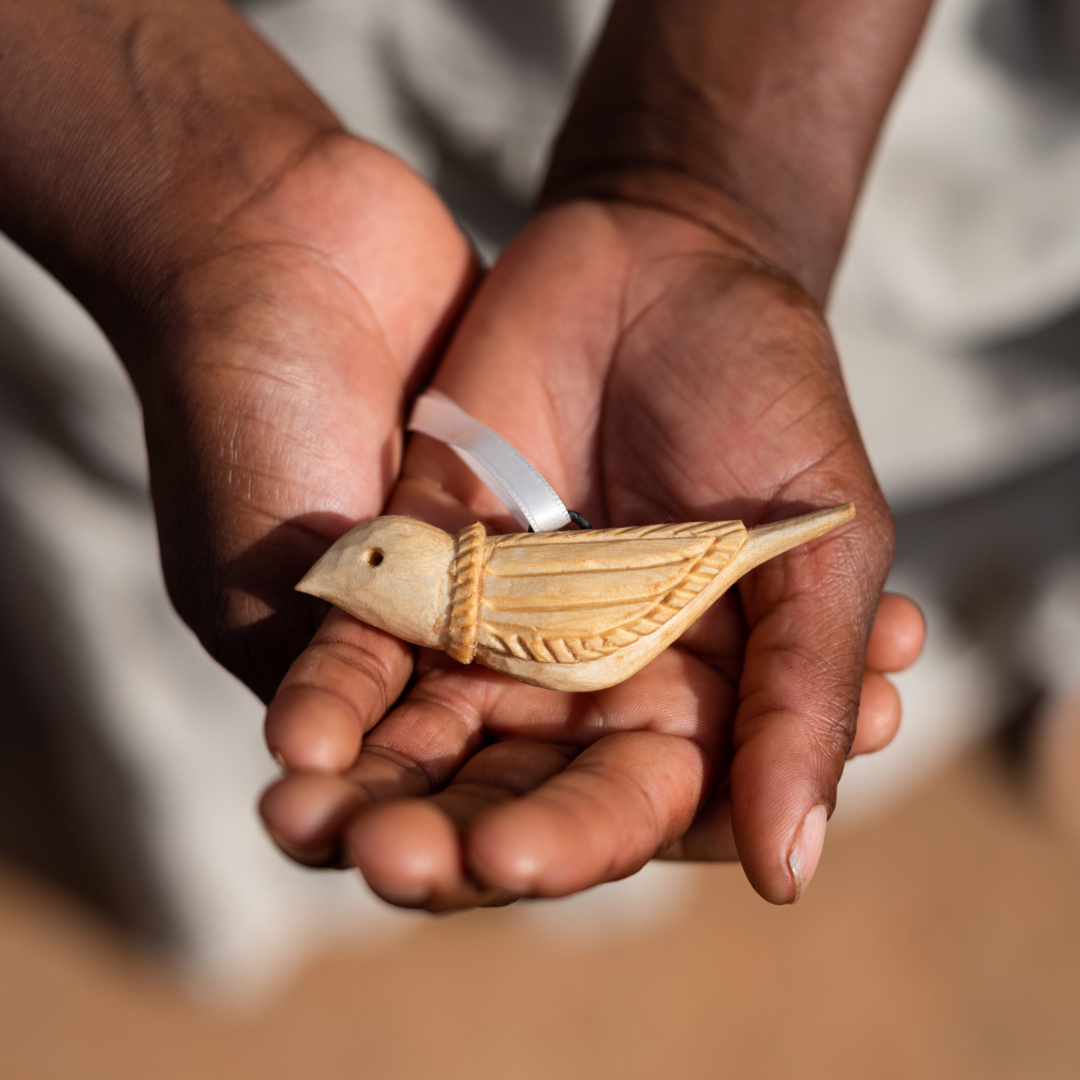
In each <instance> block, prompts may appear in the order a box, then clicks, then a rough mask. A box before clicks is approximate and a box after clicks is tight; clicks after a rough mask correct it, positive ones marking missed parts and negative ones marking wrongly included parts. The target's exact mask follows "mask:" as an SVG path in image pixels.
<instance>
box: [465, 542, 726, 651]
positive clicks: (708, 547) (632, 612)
mask: <svg viewBox="0 0 1080 1080" xmlns="http://www.w3.org/2000/svg"><path fill="white" fill-rule="evenodd" d="M745 542H746V529H745V528H744V527H743V525H742V524H741V522H737V521H735V522H730V521H727V522H689V523H680V524H677V525H647V526H634V527H629V528H620V529H596V530H590V531H587V532H568V533H538V534H528V533H525V534H515V535H512V536H495V537H488V538H487V541H486V547H487V558H486V560H485V567H484V574H483V586H482V590H481V593H482V598H481V600H480V604H479V622H480V626H479V633H478V640H477V644H478V647H479V648H480V649H482V650H483V651H484V652H486V653H489V654H494V655H501V656H507V657H511V656H512V657H516V658H517V659H519V660H532V661H535V662H538V663H541V664H579V663H582V662H584V661H588V660H598V659H601V658H602V657H605V656H609V655H611V654H612V653H614V652H617V651H618V650H620V649H622V648H625V647H626V646H627V645H630V644H632V643H633V642H635V641H638V640H639V639H640V638H642V637H645V636H647V635H649V634H652V633H654V632H655V631H656V630H658V629H660V628H661V627H662V626H664V625H666V624H667V623H669V622H670V621H671V620H672V619H673V618H675V617H676V616H677V615H678V613H679V612H680V611H681V610H682V609H683V608H685V607H686V605H687V604H688V603H690V601H692V600H693V599H694V598H695V597H697V596H699V595H700V594H701V592H702V591H703V590H704V589H706V588H708V586H709V584H710V583H711V582H712V581H713V580H714V579H715V578H716V577H717V575H718V574H719V573H720V571H721V570H722V569H723V568H724V567H725V566H726V565H727V564H728V563H729V562H730V561H731V559H732V558H734V556H735V555H736V553H737V552H738V551H739V549H740V548H741V547H742V546H743V544H744V543H745ZM579 627H580V629H578V628H579Z"/></svg>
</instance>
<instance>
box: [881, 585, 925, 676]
mask: <svg viewBox="0 0 1080 1080" xmlns="http://www.w3.org/2000/svg"><path fill="white" fill-rule="evenodd" d="M925 640H926V620H925V619H924V618H923V613H922V612H921V611H920V610H919V608H918V606H917V605H916V604H915V602H914V601H913V600H909V599H908V598H907V597H906V596H900V595H899V594H897V593H885V595H884V596H882V598H881V603H880V604H878V609H877V616H876V617H875V619H874V626H873V629H872V630H871V631H870V642H869V644H868V645H867V647H866V666H867V667H868V668H870V669H871V670H873V671H903V670H905V669H906V668H909V667H911V665H912V664H914V663H915V661H916V660H918V658H919V653H921V652H922V647H923V643H924V641H925Z"/></svg>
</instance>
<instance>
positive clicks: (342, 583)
mask: <svg viewBox="0 0 1080 1080" xmlns="http://www.w3.org/2000/svg"><path fill="white" fill-rule="evenodd" d="M854 515H855V507H854V506H853V505H852V504H851V503H847V504H845V505H843V506H836V507H833V508H831V509H829V510H820V511H818V512H817V513H813V514H806V515H804V516H803V517H797V518H791V519H790V520H788V521H781V522H779V523H777V524H775V525H762V526H759V527H758V528H753V529H747V528H746V526H744V525H743V523H742V522H741V521H715V522H689V523H684V524H681V525H643V526H636V527H632V528H623V529H590V530H583V531H579V532H547V533H513V534H509V535H504V536H488V535H487V532H486V530H485V528H484V526H483V525H482V524H481V523H480V522H477V523H476V524H475V525H470V526H468V527H467V528H465V529H462V530H461V532H459V533H458V534H457V535H456V536H451V535H450V533H447V532H444V531H443V530H442V529H438V528H436V527H435V526H434V525H427V524H425V523H424V522H422V521H416V520H414V519H413V518H407V517H379V518H375V519H374V520H373V521H368V522H365V523H364V524H362V525H358V526H357V527H356V528H355V529H353V530H352V531H351V532H349V533H346V534H345V535H344V536H343V537H342V538H341V539H340V540H338V542H337V543H336V544H334V546H333V547H331V548H330V550H329V551H327V552H326V554H325V555H324V556H323V557H322V558H321V559H320V560H319V561H318V562H317V563H316V564H315V565H314V566H313V567H312V568H311V570H310V571H309V572H308V573H307V575H306V576H305V577H304V579H303V581H301V582H300V584H299V585H297V588H298V589H299V590H300V591H301V592H306V593H310V594H311V595H312V596H321V597H322V598H323V599H325V600H329V601H330V602H331V603H333V604H336V605H337V606H338V607H339V608H342V609H344V610H345V611H347V612H348V613H349V614H350V615H354V616H355V617H356V618H358V619H360V620H361V621H362V622H365V623H368V624H369V625H371V626H377V627H379V628H380V629H382V630H386V631H387V632H388V633H391V634H394V635H396V636H397V637H400V638H402V639H404V640H405V641H409V642H412V643H413V644H414V645H426V646H428V647H430V648H435V649H443V650H445V651H446V652H448V653H449V654H450V655H451V656H452V657H454V659H455V660H459V661H460V662H461V663H463V664H468V663H471V662H472V661H473V660H475V661H477V662H478V663H481V664H483V665H484V666H485V667H489V668H493V669H494V670H496V671H504V672H506V673H507V674H508V675H512V676H513V677H514V678H515V679H520V680H521V681H522V682H527V683H532V684H533V685H534V686H544V687H548V688H549V689H552V690H599V689H602V688H603V687H605V686H612V685H614V684H615V683H618V682H622V680H623V679H626V678H628V677H629V676H631V675H632V674H633V673H634V672H635V671H637V670H638V669H639V668H641V667H643V666H644V665H645V664H647V663H648V662H649V661H650V660H652V659H653V657H655V656H656V655H657V654H658V653H660V652H661V651H662V650H663V649H665V648H666V647H667V646H668V645H670V644H671V642H673V641H674V640H675V639H676V638H677V637H678V636H679V635H680V634H681V633H682V632H683V631H684V630H686V628H687V627H688V626H690V624H691V623H692V622H694V620H695V619H697V618H698V617H699V616H701V615H702V614H703V613H704V612H705V611H706V610H707V609H708V608H709V607H710V606H711V605H712V604H713V603H714V602H715V601H716V600H717V599H718V598H719V597H720V596H721V595H722V594H723V593H724V592H725V591H726V590H727V589H728V588H729V587H730V586H731V585H733V584H734V583H735V582H736V581H738V579H739V578H740V577H742V576H743V574H745V573H747V571H749V570H752V569H753V568H754V567H755V566H758V565H760V564H761V563H763V562H765V561H766V560H767V559H771V558H772V557H773V556H775V555H779V554H780V553H781V552H784V551H787V550H788V549H789V548H793V547H796V546H798V545H799V544H804V543H806V542H807V541H808V540H813V539H814V538H815V537H818V536H821V535H822V534H823V533H826V532H828V531H829V530H830V529H834V528H836V526H838V525H841V524H843V523H844V522H845V521H849V520H850V519H851V518H852V517H854Z"/></svg>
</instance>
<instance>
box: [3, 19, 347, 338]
mask: <svg viewBox="0 0 1080 1080" xmlns="http://www.w3.org/2000/svg"><path fill="white" fill-rule="evenodd" d="M336 126H337V123H336V121H335V119H334V117H333V116H332V114H331V113H330V112H329V110H327V109H326V108H325V106H323V104H322V103H321V102H320V101H319V99H318V98H317V97H316V96H315V94H314V93H313V92H312V91H311V90H309V89H308V88H307V87H306V86H305V85H304V83H303V82H302V81H301V80H300V79H299V78H298V77H297V76H296V75H295V74H294V73H293V72H292V71H291V69H290V68H289V67H288V66H287V65H286V64H285V63H284V62H283V61H282V60H281V59H280V58H279V57H278V56H277V55H276V54H275V53H274V52H273V51H272V50H271V49H269V48H268V47H267V46H266V45H265V44H264V43H263V42H262V41H261V40H260V39H259V38H258V36H257V35H256V34H255V33H254V32H253V31H252V30H251V29H250V28H249V27H248V25H247V24H246V23H245V22H244V21H243V19H242V18H241V17H240V16H239V15H238V14H237V13H236V12H234V11H233V10H232V9H231V8H229V7H228V6H227V5H226V4H224V3H222V2H221V0H186V2H184V3H176V2H170V0H83V2H75V0H5V2H4V3H3V4H2V5H0V229H2V230H3V231H4V232H6V233H8V235H10V236H11V237H12V238H13V239H14V240H15V241H16V242H17V243H19V244H20V245H22V246H23V247H24V248H25V249H26V250H27V251H28V252H29V253H30V254H32V255H33V256H34V257H35V258H37V259H38V260H39V261H41V262H42V263H43V264H44V265H45V266H47V267H48V268H49V269H50V270H51V271H52V272H53V273H54V274H55V275H56V276H57V277H59V278H60V279H61V280H62V281H63V282H64V283H65V284H66V285H67V286H68V287H69V288H70V289H71V290H72V291H73V292H74V293H75V294H76V295H77V296H78V297H79V298H80V299H81V300H82V301H83V302H84V303H85V304H86V305H87V306H88V307H89V308H90V309H91V311H92V312H93V314H94V315H95V316H96V317H97V318H98V319H99V321H101V322H102V323H103V325H105V328H106V330H108V331H110V333H113V334H114V338H115V336H116V335H117V334H119V335H120V336H121V337H122V336H123V335H124V334H125V333H128V332H129V330H128V329H126V328H128V327H130V326H131V325H133V324H137V323H138V322H139V320H140V316H143V315H145V314H146V312H147V311H148V310H149V309H152V308H153V307H154V305H155V304H156V303H157V302H158V298H159V297H160V296H161V295H162V294H163V292H164V291H165V290H167V288H168V283H169V280H170V278H171V277H172V276H174V275H175V274H177V273H178V272H179V270H180V269H181V268H182V267H183V266H184V265H185V263H186V262H188V261H190V260H193V259H198V258H199V257H200V256H201V255H202V254H204V253H205V251H206V249H207V247H208V246H209V245H212V243H213V239H214V236H215V235H216V234H217V233H218V232H219V231H220V229H221V227H222V225H223V223H225V222H227V221H228V220H229V219H230V218H231V217H232V216H233V215H235V213H236V212H237V210H238V209H239V208H240V207H241V206H243V205H244V204H245V203H247V202H249V201H250V200H251V199H252V198H253V197H254V196H255V195H257V193H258V192H260V191H264V190H266V189H267V188H268V187H270V186H272V184H273V181H274V178H275V176H276V175H278V174H280V172H281V171H282V169H284V168H285V167H287V165H288V163H289V162H290V161H292V160H294V159H295V158H296V157H297V156H299V155H302V154H303V153H304V151H305V149H306V148H309V147H310V146H311V145H312V144H313V143H314V142H316V141H317V140H318V139H319V138H320V137H321V135H322V134H324V133H325V132H327V131H330V130H334V129H335V128H336Z"/></svg>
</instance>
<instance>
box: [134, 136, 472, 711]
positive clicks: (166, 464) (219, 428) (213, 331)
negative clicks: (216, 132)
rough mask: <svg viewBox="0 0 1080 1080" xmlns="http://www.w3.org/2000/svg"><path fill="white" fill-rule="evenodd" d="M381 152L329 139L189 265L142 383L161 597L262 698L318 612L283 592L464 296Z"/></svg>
mask: <svg viewBox="0 0 1080 1080" xmlns="http://www.w3.org/2000/svg"><path fill="white" fill-rule="evenodd" d="M475 273H476V267H475V263H474V260H473V257H472V254H471V251H470V248H469V245H468V243H467V241H466V240H465V238H464V237H463V235H462V234H461V233H460V232H459V230H458V229H457V227H456V226H455V224H454V223H453V220H452V219H451V217H450V215H449V213H448V212H447V211H446V209H445V208H444V207H443V205H442V203H441V202H440V200H439V199H438V197H437V196H436V195H435V194H434V192H433V191H431V190H430V189H429V188H428V187H427V186H426V185H425V184H424V183H423V182H421V181H420V180H419V179H418V178H417V177H416V176H415V175H414V174H413V173H412V172H411V171H410V170H409V169H408V168H406V167H405V166H404V165H403V164H402V163H400V162H399V161H398V160H396V159H395V158H393V157H392V156H391V155H389V154H387V153H385V152H383V151H382V150H379V149H377V148H376V147H374V146H371V145H369V144H366V143H363V142H361V141H360V140H357V139H354V138H351V137H349V136H347V135H344V134H337V133H335V134H328V135H325V136H323V137H322V138H321V139H319V140H318V141H317V142H315V143H314V144H313V145H311V146H309V147H308V148H306V150H305V152H304V153H303V155H301V156H299V157H298V158H297V159H295V160H294V161H292V163H291V164H290V165H289V167H288V168H287V169H285V170H284V171H283V172H282V173H281V174H280V175H278V176H277V177H275V178H274V179H273V180H272V182H271V183H269V184H267V185H265V186H263V187H262V188H260V189H257V190H256V191H255V192H254V193H253V195H252V196H251V198H250V199H249V200H248V201H247V202H246V203H245V204H244V205H243V206H242V207H241V208H240V209H239V210H238V211H237V212H236V213H235V214H234V215H233V216H232V217H231V219H230V220H229V221H227V222H226V223H225V224H224V225H223V227H222V228H221V229H220V230H218V231H217V233H216V234H215V235H214V237H213V240H212V242H211V243H208V244H206V245H205V246H204V247H203V248H202V249H200V250H199V251H198V252H195V253H193V255H192V257H191V258H190V259H189V260H188V262H187V264H186V266H185V267H184V269H183V271H182V273H180V274H179V275H178V276H177V278H176V280H175V281H174V282H172V283H171V284H170V287H169V290H168V293H167V295H166V296H165V297H164V298H163V301H162V304H161V308H160V311H159V313H158V318H157V321H156V323H155V325H154V326H153V327H152V328H151V329H150V331H149V332H148V334H147V340H148V341H149V343H150V344H149V346H148V351H149V353H150V355H149V357H148V358H146V359H145V360H143V361H142V362H140V363H139V364H138V365H134V366H136V367H137V370H138V372H139V373H140V374H139V375H138V377H137V378H136V382H137V386H138V390H139V392H140V396H141V399H142V402H143V406H144V412H145V424H146V437H147V446H148V451H149V458H150V472H151V484H152V489H153V496H154V507H155V511H156V514H157V518H158V525H159V535H160V541H161V552H162V561H163V565H164V570H165V577H166V581H167V584H168V587H169V591H170V594H171V596H172V599H173V601H174V603H175V605H176V607H177V609H178V610H179V612H180V613H181V615H182V616H183V617H184V618H185V620H186V621H187V622H188V623H189V625H191V626H192V627H193V629H194V630H195V631H196V632H197V634H198V635H199V637H200V639H201V640H202V642H203V644H204V645H205V646H206V647H207V649H208V650H209V651H210V652H211V654H212V655H214V656H215V657H216V658H217V659H218V660H220V661H221V662H222V663H224V664H225V666H226V667H228V668H230V669H231V670H232V671H233V672H234V673H236V674H237V675H239V676H240V677H241V678H242V679H244V681H246V682H247V683H248V684H249V685H250V686H251V687H252V688H253V689H254V690H255V691H256V692H257V693H259V694H260V695H261V696H262V697H263V698H264V699H269V697H270V696H271V695H272V694H273V692H274V690H275V689H276V687H277V685H278V683H279V682H280V680H281V677H282V675H283V674H284V673H285V671H286V670H287V668H288V666H289V664H290V663H291V662H292V660H293V659H295V657H296V656H297V655H298V654H299V653H300V651H301V650H302V649H303V647H304V646H305V645H306V644H307V643H308V641H309V640H310V638H311V635H312V633H313V632H314V631H315V629H316V627H317V626H318V625H319V622H320V621H321V620H322V619H323V617H324V616H325V613H326V606H325V605H323V604H320V603H319V602H316V601H312V600H311V598H309V597H304V596H301V595H300V594H298V593H296V592H294V591H293V586H294V585H295V584H296V581H297V579H298V578H299V577H300V576H301V575H302V574H303V572H304V571H305V570H306V568H307V567H308V566H309V565H310V564H311V563H312V562H313V561H314V560H315V559H317V558H318V557H319V555H320V554H321V553H322V552H323V551H324V550H325V549H326V547H328V546H329V544H330V543H332V542H333V541H334V540H335V539H336V538H337V537H338V536H340V535H341V533H343V532H344V531H346V530H347V529H348V528H350V527H351V526H352V525H353V524H354V523H355V522H356V521H357V520H360V519H363V518H368V517H372V516H374V515H376V514H378V513H379V511H380V510H381V508H382V507H383V505H384V504H385V502H386V499H387V497H388V495H389V492H390V490H391V486H392V484H393V482H394V481H395V479H396V478H397V475H398V472H399V468H400V455H401V441H402V418H403V415H404V412H405V410H406V409H407V407H408V403H409V399H410V397H411V395H412V394H413V393H415V391H416V389H417V387H418V386H419V385H420V382H421V380H422V379H423V378H424V377H425V372H426V369H427V366H428V365H429V363H430V361H431V359H432V357H433V356H434V354H435V352H436V351H437V349H438V348H439V346H440V343H441V342H442V340H443V339H444V338H445V336H446V334H447V331H448V328H449V327H450V325H451V324H452V322H453V321H454V319H455V318H456V317H457V314H458V311H459V308H460V307H461V305H462V303H463V301H464V299H465V298H466V296H467V295H468V293H469V292H470V290H471V289H472V287H473V284H474V277H475Z"/></svg>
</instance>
